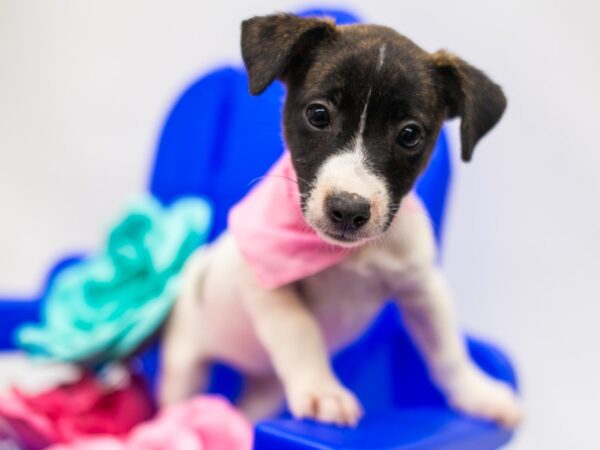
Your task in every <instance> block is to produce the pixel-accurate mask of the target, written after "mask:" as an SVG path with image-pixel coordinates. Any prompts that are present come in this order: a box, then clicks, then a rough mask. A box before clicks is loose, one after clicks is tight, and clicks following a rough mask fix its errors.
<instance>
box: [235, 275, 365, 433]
mask: <svg viewBox="0 0 600 450" xmlns="http://www.w3.org/2000/svg"><path fill="white" fill-rule="evenodd" d="M247 302H248V310H249V311H250V315H251V317H252V319H253V322H254V326H255V329H256V332H257V335H258V338H259V340H260V341H261V343H262V345H263V346H264V347H265V349H266V350H267V352H268V354H269V356H270V358H271V361H272V364H273V366H274V369H275V372H276V373H277V375H278V376H279V378H280V379H281V381H282V383H283V386H284V390H285V393H286V397H287V401H288V406H289V408H290V411H291V412H292V414H293V415H294V416H295V417H298V418H302V417H307V418H313V419H317V420H320V421H322V422H329V423H336V424H339V425H354V424H356V423H357V421H358V420H359V418H360V416H361V415H362V409H361V406H360V404H359V402H358V400H357V399H356V397H355V396H354V394H353V393H352V392H350V391H349V390H348V389H346V388H345V387H344V386H342V384H341V383H340V381H339V380H338V379H337V377H336V376H335V374H334V373H333V370H332V368H331V365H330V363H329V357H328V355H327V350H326V345H325V342H324V339H323V336H322V334H321V330H320V329H319V325H318V323H317V322H316V320H315V318H314V317H313V316H312V315H311V314H310V312H309V311H308V310H307V308H306V306H305V305H304V303H303V302H302V300H301V299H300V297H299V296H298V294H297V292H296V290H295V289H294V288H293V287H291V286H286V287H283V288H279V289H276V290H273V291H264V290H262V289H259V288H256V289H255V290H254V291H253V293H251V294H250V295H248V297H247Z"/></svg>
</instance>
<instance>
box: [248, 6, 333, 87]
mask: <svg viewBox="0 0 600 450" xmlns="http://www.w3.org/2000/svg"><path fill="white" fill-rule="evenodd" d="M335 32H336V30H335V23H334V22H333V21H331V20H327V19H315V18H302V17H298V16H295V15H292V14H275V15H271V16H261V17H253V18H251V19H248V20H244V21H243V22H242V58H243V59H244V64H245V65H246V69H247V70H248V76H249V78H250V93H251V94H252V95H257V94H260V93H261V92H263V91H264V90H265V89H266V88H267V87H268V86H269V85H270V84H271V83H272V82H273V81H274V80H275V79H276V78H279V79H283V78H285V73H286V70H287V69H288V68H289V67H290V66H291V65H292V63H293V62H294V60H295V57H297V56H302V57H303V58H305V57H306V56H307V54H308V53H309V52H310V51H311V50H312V49H313V48H314V47H315V46H316V45H317V44H318V43H320V42H322V41H324V40H326V39H330V38H331V37H333V35H334V34H335Z"/></svg>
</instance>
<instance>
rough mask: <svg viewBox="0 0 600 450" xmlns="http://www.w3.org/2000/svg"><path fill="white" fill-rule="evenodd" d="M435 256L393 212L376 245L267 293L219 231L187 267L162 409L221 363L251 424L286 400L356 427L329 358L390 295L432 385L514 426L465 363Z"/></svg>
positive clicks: (503, 404) (355, 408)
mask: <svg viewBox="0 0 600 450" xmlns="http://www.w3.org/2000/svg"><path fill="white" fill-rule="evenodd" d="M343 167H344V165H342V168H343ZM351 167H352V166H351ZM352 170H354V168H353V169H352ZM358 183H359V184H358V185H360V182H358ZM363 183H365V182H364V181H363ZM365 184H368V183H365ZM361 186H362V185H361ZM434 254H435V245H434V239H433V233H432V230H431V228H430V225H429V219H428V218H427V217H426V216H424V215H422V214H420V213H416V212H412V211H409V212H400V213H399V215H398V217H397V218H396V220H395V221H394V223H393V224H392V226H391V227H390V229H389V230H388V231H387V232H386V233H385V234H384V235H383V237H382V239H381V241H380V242H379V243H373V244H369V245H366V246H364V247H362V248H360V249H358V250H357V251H356V252H355V253H354V255H353V256H351V257H350V258H348V259H347V260H345V261H344V262H342V263H341V264H339V265H337V266H335V267H332V268H330V269H327V270H325V271H323V272H321V273H319V274H317V275H314V276H311V277H309V278H307V279H305V280H301V281H299V282H298V286H286V287H282V288H279V289H276V290H273V291H265V290H263V289H261V288H260V287H259V286H258V284H257V282H256V280H255V279H254V277H253V276H252V274H251V272H250V269H249V267H248V266H247V264H246V263H245V261H244V260H243V258H242V256H241V254H240V252H239V250H238V248H237V246H236V244H235V242H234V240H233V239H232V237H231V236H230V235H229V234H227V233H226V234H224V235H223V236H222V237H221V238H220V239H219V240H218V241H217V242H216V243H215V244H214V245H213V246H212V247H210V248H209V249H203V250H200V252H199V253H197V254H196V255H195V256H194V257H193V258H192V259H191V261H190V263H189V264H188V266H187V270H186V274H185V280H184V281H185V283H184V288H183V291H182V295H181V297H180V299H179V300H178V302H177V303H176V305H175V309H174V311H173V314H172V315H171V318H170V320H169V322H168V324H167V327H166V331H165V341H164V345H163V352H164V355H163V374H162V383H161V401H162V403H163V404H169V403H173V402H176V401H179V400H182V399H183V398H185V397H187V396H189V395H192V394H193V393H195V392H196V391H197V390H198V389H199V388H200V387H202V386H203V384H204V382H205V380H206V371H207V367H208V366H209V364H210V363H211V362H213V361H223V362H226V363H229V364H231V365H233V366H235V367H237V368H238V369H240V370H242V371H243V372H244V373H246V374H247V375H248V377H249V378H250V379H251V380H252V382H251V385H252V386H254V388H253V389H251V390H249V391H247V393H246V396H245V399H244V400H242V404H244V405H245V407H246V408H247V410H248V411H250V412H251V413H253V414H254V416H255V418H258V417H260V416H264V415H266V414H268V413H271V412H274V411H275V409H276V408H277V407H278V406H279V405H280V402H281V400H282V398H283V397H282V394H283V393H285V396H286V398H287V401H288V405H289V407H290V409H291V411H292V413H293V414H294V415H295V416H297V417H313V418H316V419H318V420H321V421H324V422H334V423H338V424H349V425H352V424H355V423H356V422H357V420H358V419H359V418H360V416H361V414H362V413H361V407H360V404H359V402H358V401H357V399H356V397H355V396H354V395H353V394H352V393H351V392H350V391H349V390H347V389H346V388H345V387H343V386H342V385H341V384H340V382H339V381H338V380H337V378H336V376H335V374H334V373H333V371H332V369H331V366H330V363H329V355H330V354H331V353H332V352H334V351H336V350H337V349H339V348H341V347H342V346H344V345H346V344H348V343H349V342H351V341H352V340H353V339H355V338H356V337H357V336H358V335H360V333H362V332H363V331H364V329H365V327H366V326H368V324H369V323H370V321H371V320H372V318H373V316H374V315H375V314H376V313H377V312H378V310H379V309H380V308H381V306H382V304H383V301H384V300H385V299H387V298H390V297H397V298H398V299H399V300H398V305H399V306H400V307H401V308H402V310H403V313H404V314H403V316H404V319H405V321H406V326H407V328H408V330H409V331H410V333H411V335H412V337H413V339H414V341H415V343H416V344H417V346H418V347H419V349H420V350H421V352H422V354H423V356H424V359H425V361H426V363H427V366H428V368H429V370H430V371H431V375H432V379H433V380H434V381H435V382H436V383H437V385H438V386H439V387H440V389H441V390H442V392H444V393H445V394H446V395H447V397H448V399H449V401H450V403H451V404H452V405H454V406H455V407H456V408H457V409H459V410H461V411H463V412H465V413H468V414H471V415H473V416H476V417H483V418H488V419H492V420H496V421H498V422H499V423H501V424H503V425H506V426H514V425H516V424H517V423H518V422H519V420H520V409H519V406H518V403H517V400H516V397H515V395H514V393H513V392H512V391H511V389H510V388H509V387H508V386H506V385H505V384H503V383H501V382H498V381H494V380H492V379H490V378H489V377H487V376H486V375H484V374H483V373H482V372H481V371H480V370H479V369H478V368H477V367H476V366H475V365H474V364H473V363H472V362H471V360H470V359H469V358H468V356H467V352H466V350H465V346H464V342H463V339H462V337H461V336H460V334H459V331H458V329H457V326H456V322H455V319H454V314H453V311H452V307H451V302H450V298H449V294H448V291H447V289H446V287H445V284H444V282H443V279H442V277H441V275H440V273H439V272H438V270H437V268H436V266H435V263H434V260H435V258H434ZM297 287H300V289H297ZM299 292H302V293H303V295H302V296H300V295H299ZM256 386H259V387H260V391H259V390H258V389H259V388H257V387H256Z"/></svg>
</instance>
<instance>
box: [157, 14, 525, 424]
mask: <svg viewBox="0 0 600 450" xmlns="http://www.w3.org/2000/svg"><path fill="white" fill-rule="evenodd" d="M242 55H243V59H244V62H245V65H246V68H247V70H248V74H249V79H250V92H251V93H252V94H254V95H256V94H260V93H261V92H262V91H264V90H265V89H266V88H267V87H268V86H269V85H270V84H271V83H272V82H273V81H274V80H275V79H279V80H281V81H282V82H283V83H284V84H285V87H286V99H285V106H284V111H283V131H284V137H285V142H286V145H287V149H288V151H286V155H284V157H283V159H282V160H281V161H280V162H279V163H277V165H276V168H275V169H273V170H272V171H271V173H270V174H269V175H271V176H268V177H267V178H265V179H264V180H262V181H261V184H260V185H259V186H258V187H256V188H255V189H254V190H253V191H252V192H251V193H250V194H249V196H248V201H249V202H250V207H248V208H245V209H244V207H243V204H244V202H245V201H246V200H244V201H242V204H241V205H242V206H239V210H238V212H236V210H235V208H234V211H233V212H232V214H231V215H230V226H229V231H228V232H226V233H224V234H223V235H222V236H221V237H220V238H219V239H218V240H217V242H215V243H214V244H213V245H211V246H210V247H207V248H202V249H200V250H199V251H198V252H197V253H196V254H195V255H193V256H192V258H191V259H190V261H189V263H188V265H187V267H186V271H185V274H184V285H183V287H182V292H181V295H180V297H179V299H178V301H177V303H176V305H175V307H174V310H173V313H172V315H171V317H170V319H169V321H168V323H167V325H166V327H165V334H164V344H163V347H162V348H163V363H162V368H163V373H162V382H161V392H160V397H161V402H162V404H169V403H173V402H176V401H179V400H182V399H184V398H186V397H188V396H190V395H192V394H194V393H195V392H197V391H198V389H200V388H201V387H202V386H203V385H204V383H205V381H206V376H207V370H208V368H209V367H210V364H212V363H213V362H215V361H222V362H225V363H228V364H231V365H233V366H235V367H236V368H238V369H240V370H241V371H243V372H244V373H245V374H247V376H248V383H247V387H246V391H245V393H244V396H243V399H242V401H241V402H242V405H243V406H244V407H245V408H246V410H247V411H248V413H249V414H251V415H252V416H253V417H254V418H260V417H261V416H265V415H267V414H270V413H273V412H274V411H275V409H276V408H277V407H278V406H279V405H280V402H281V400H282V399H283V394H285V398H286V399H287V403H288V406H289V409H290V410H291V412H292V413H293V415H294V416H296V417H308V418H313V419H316V420H320V421H323V422H329V423H336V424H340V425H344V424H346V425H354V424H356V423H357V421H358V420H359V419H360V417H361V414H362V410H361V406H360V404H359V402H358V400H357V399H356V397H355V396H354V395H353V393H352V392H350V391H349V390H348V389H346V388H345V387H344V386H343V385H342V384H341V383H340V381H339V380H338V379H337V378H336V376H335V374H334V372H333V371H332V368H331V365H330V361H329V355H330V354H331V353H332V352H334V351H336V350H338V349H340V348H341V347H343V346H345V345H347V344H348V343H350V342H351V341H352V340H353V339H355V338H356V337H358V336H359V335H360V333H362V332H363V331H364V330H365V328H366V327H367V326H368V325H369V323H370V322H371V320H372V319H373V317H374V315H375V314H377V312H378V311H379V310H380V308H381V306H382V304H383V302H384V300H386V299H389V298H395V299H397V300H396V301H397V303H398V306H399V307H400V308H401V310H402V312H403V318H404V320H405V323H406V327H407V329H408V330H409V332H410V333H411V336H412V338H413V340H414V342H415V344H416V345H417V347H418V348H419V350H420V351H421V352H422V355H423V358H424V361H425V362H426V365H427V367H428V369H429V371H430V373H431V376H432V379H433V380H434V382H435V383H436V384H437V386H438V387H439V388H440V390H441V391H442V392H443V393H444V394H445V395H446V396H447V399H448V401H449V403H450V404H451V405H452V406H453V407H454V408H456V409H457V410H459V411H461V412H464V413H466V414H469V415H472V416H475V417H480V418H485V419H491V420H494V421H496V422H498V423H500V424H501V425H504V426H507V427H513V426H515V425H517V424H518V422H519V420H520V418H521V412H520V408H519V405H518V402H517V399H516V396H515V394H514V393H513V392H512V390H511V389H510V388H509V387H508V386H507V385H505V384H503V383H501V382H499V381H496V380H493V379H491V378H489V377H488V376H487V375H485V374H484V373H483V372H482V371H481V370H480V369H478V368H477V366H476V365H475V364H474V363H473V362H472V361H471V360H470V359H469V356H468V354H467V350H466V349H465V344H464V341H463V339H462V337H461V335H460V333H459V330H458V328H457V325H456V322H455V318H454V313H453V310H452V306H451V301H450V295H449V293H448V289H447V287H446V284H445V282H444V279H443V277H442V276H441V275H440V272H439V270H438V268H437V267H436V264H435V259H436V258H435V243H434V237H433V233H432V229H431V226H430V221H429V218H428V217H427V215H426V213H425V211H424V208H423V207H422V206H420V205H419V202H418V200H416V199H415V197H414V194H412V193H411V189H412V188H413V186H414V183H415V180H416V179H417V177H418V176H419V174H420V173H421V172H422V171H423V170H424V169H425V167H426V166H427V163H428V160H429V157H430V155H431V152H432V149H433V147H434V144H435V142H436V139H437V137H438V133H439V131H440V128H441V126H442V123H443V121H444V120H445V119H449V118H454V117H460V118H461V129H460V130H461V131H460V132H461V144H462V149H461V151H462V159H463V160H464V161H469V160H470V159H471V156H472V154H473V149H474V146H475V144H476V143H477V142H478V141H479V139H481V137H482V136H483V135H484V134H486V133H487V132H488V131H489V130H490V129H491V128H492V127H493V126H494V125H495V124H496V123H497V122H498V120H499V119H500V117H501V115H502V113H503V111H504V109H505V106H506V100H505V97H504V95H503V93H502V91H501V89H500V87H499V86H498V85H496V84H495V83H494V82H493V81H491V80H490V79H489V78H488V77H487V76H486V75H485V74H484V73H482V72H481V71H480V70H478V69H476V68H475V67H473V66H471V65H470V64H468V63H466V62H465V61H463V60H461V59H460V58H458V57H456V56H454V55H451V54H449V53H446V52H444V51H439V52H436V53H433V54H430V53H427V52H425V51H424V50H422V49H421V48H419V47H418V46H416V45H415V44H414V43H413V42H411V41H410V40H408V39H407V38H405V37H404V36H402V35H400V34H398V33H396V32H395V31H393V30H392V29H390V28H386V27H382V26H375V25H350V26H336V25H335V24H334V23H333V22H331V21H329V20H321V19H316V18H300V17H297V16H294V15H287V14H282V15H272V16H266V17H254V18H252V19H249V20H246V21H244V22H243V24H242ZM248 150H249V151H260V149H248ZM286 158H287V160H286ZM286 161H287V163H286ZM286 164H287V165H286ZM274 183H279V184H276V185H275V184H274ZM269 196H270V197H269ZM261 198H262V200H261ZM265 198H266V200H265ZM253 199H254V200H253ZM236 208H238V207H236ZM261 208H262V209H261ZM288 211H289V212H288ZM294 214H296V215H297V217H296V216H295V215H294ZM288 216H289V217H288ZM300 222H302V223H300ZM234 225H235V226H234ZM277 227H279V228H281V229H284V231H285V232H283V233H279V234H278V232H273V233H271V234H272V240H271V238H270V237H269V236H270V235H269V229H270V228H277ZM290 230H291V231H290ZM298 230H300V231H298ZM278 236H279V237H278ZM281 236H283V237H281ZM306 236H309V238H306ZM278 239H279V242H278V241H277V240H278ZM317 241H318V242H317ZM273 242H278V243H276V244H273ZM288 244H289V245H288ZM296 244H298V245H296ZM270 260H272V261H271V262H269V261H270ZM290 274H291V275H290Z"/></svg>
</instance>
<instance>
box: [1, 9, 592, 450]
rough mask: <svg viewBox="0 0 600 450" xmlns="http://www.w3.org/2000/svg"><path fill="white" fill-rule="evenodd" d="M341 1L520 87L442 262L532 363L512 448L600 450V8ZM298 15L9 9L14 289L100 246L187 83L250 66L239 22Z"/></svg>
mask: <svg viewBox="0 0 600 450" xmlns="http://www.w3.org/2000/svg"><path fill="white" fill-rule="evenodd" d="M322 4H328V2H323V3H322ZM341 4H345V5H346V6H347V7H348V8H351V9H353V10H354V11H355V12H357V13H359V14H360V15H361V16H362V17H363V18H365V19H366V20H368V21H371V22H377V23H381V24H386V25H389V26H392V27H394V28H396V29H397V30H399V31H400V32H402V33H404V34H406V35H408V36H409V37H411V38H412V39H413V40H415V41H416V42H417V43H418V44H420V45H421V46H423V47H424V48H426V49H427V50H431V51H433V50H436V49H438V48H440V47H444V48H447V49H449V50H452V51H454V52H456V53H458V54H459V55H461V56H462V57H464V58H465V59H467V60H468V61H470V62H472V63H473V64H475V65H477V66H479V67H481V68H482V69H484V70H485V71H487V72H488V73H489V74H490V75H491V76H492V78H494V79H495V80H496V81H498V82H499V83H500V84H501V85H503V86H504V88H505V90H506V92H507V94H508V97H509V109H508V111H507V114H506V116H505V118H504V119H503V120H502V122H501V124H500V126H499V127H497V129H495V130H494V131H493V132H492V134H490V135H489V136H488V137H487V138H486V139H485V140H484V141H483V142H482V143H481V145H480V146H479V148H478V149H477V151H476V154H475V158H474V161H473V163H472V164H471V165H469V166H463V165H459V166H457V171H456V177H455V181H454V187H453V192H452V194H453V196H452V205H451V211H450V214H449V220H448V226H447V230H446V231H447V233H446V243H445V248H444V266H445V268H446V272H447V274H448V277H449V279H450V282H451V284H452V286H453V289H454V292H455V294H456V299H457V304H458V306H459V309H460V317H461V320H462V321H463V323H464V325H465V327H466V328H467V329H468V330H470V331H472V332H474V333H476V334H478V335H481V336H486V337H488V338H491V339H493V340H495V341H497V342H500V343H502V345H503V346H504V347H505V348H506V349H508V350H509V352H510V353H511V355H512V356H513V358H514V360H515V361H516V363H517V365H518V367H519V371H520V374H521V377H522V383H523V394H524V403H525V408H526V411H527V422H526V424H525V425H524V427H523V428H522V431H521V433H520V434H519V436H518V437H517V439H516V440H515V441H514V443H513V444H512V446H511V448H513V449H521V450H523V449H526V450H531V449H560V450H564V449H569V450H573V449H576V450H577V449H593V448H598V445H599V444H598V430H597V428H596V426H597V421H598V419H600V415H599V414H598V406H599V404H600V393H599V392H600V390H599V388H598V384H599V383H600V351H599V350H598V346H599V344H600V326H598V323H599V317H600V306H599V302H598V292H597V280H598V278H599V277H600V275H599V274H598V273H597V272H598V268H599V265H598V262H597V261H598V258H599V256H600V231H599V226H600V209H599V208H598V206H599V205H598V199H597V198H598V195H599V194H600V182H599V181H598V175H599V174H600V148H598V147H599V146H598V144H597V139H598V108H599V107H600V92H599V91H600V87H599V86H600V83H599V81H600V51H599V44H600V26H599V25H598V19H599V14H598V13H599V12H600V8H599V7H598V6H597V5H598V3H596V2H592V1H589V2H588V1H585V0H575V1H569V2H567V1H563V2H559V1H542V0H530V1H523V0H510V1H495V2H481V1H468V0H454V1H452V2H441V1H440V2H433V1H425V0H424V1H420V2H408V1H402V0H394V1H391V0H390V1H378V0H369V1H368V2H363V3H359V2H358V1H348V2H346V3H343V2H342V0H339V2H338V3H337V5H338V6H339V5H341ZM302 5H303V4H302V2H291V1H282V2H278V3H276V4H275V3H274V2H268V1H265V0H245V1H239V0H238V1H231V0H219V1H216V2H200V1H193V0H179V1H166V0H165V1H163V2H155V1H147V0H143V1H142V0H137V1H116V0H110V1H107V0H103V1H95V2H92V1H86V2H83V1H79V2H75V1H66V0H64V1H62V0H61V1H58V0H54V1H48V0H39V1H27V0H0V211H1V212H0V214H1V216H0V292H3V293H12V294H17V295H23V296H27V295H33V294H34V293H36V292H37V290H38V289H39V287H40V285H41V280H42V276H43V275H44V273H45V270H46V268H48V267H49V265H50V264H51V263H52V261H54V260H55V259H56V258H57V257H59V256H60V255H63V254H65V253H67V252H71V251H78V250H84V249H92V248H94V246H97V245H98V244H99V242H100V241H101V238H102V236H103V233H104V230H105V228H106V226H107V224H108V223H110V222H111V221H112V219H113V218H114V217H115V216H117V215H118V212H119V211H120V210H121V209H122V207H123V205H124V202H125V201H126V199H127V198H130V197H131V196H133V195H135V194H136V193H138V192H140V191H142V190H143V189H144V187H145V185H146V181H147V179H148V173H149V170H150V163H151V161H152V151H153V148H154V146H155V143H156V138H157V134H158V130H159V128H160V126H161V123H162V121H163V119H164V118H165V115H166V114H167V111H168V109H169V107H170V105H171V104H172V102H173V101H174V99H175V98H176V96H177V95H178V94H179V93H180V92H181V90H182V89H183V88H185V87H186V86H187V85H188V84H189V83H190V82H191V81H193V80H194V79H196V78H197V77H198V76H199V75H201V74H202V73H204V72H205V71H207V70H209V69H210V68H214V67H215V66H216V65H218V64H226V63H232V64H238V63H239V62H240V57H239V23H240V21H241V20H242V19H243V18H246V17H249V16H251V15H255V14H261V13H269V12H273V11H276V10H278V11H283V10H296V9H298V8H300V7H302ZM454 129H456V127H454ZM595 283H596V284H595Z"/></svg>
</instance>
